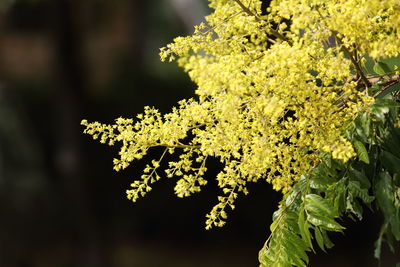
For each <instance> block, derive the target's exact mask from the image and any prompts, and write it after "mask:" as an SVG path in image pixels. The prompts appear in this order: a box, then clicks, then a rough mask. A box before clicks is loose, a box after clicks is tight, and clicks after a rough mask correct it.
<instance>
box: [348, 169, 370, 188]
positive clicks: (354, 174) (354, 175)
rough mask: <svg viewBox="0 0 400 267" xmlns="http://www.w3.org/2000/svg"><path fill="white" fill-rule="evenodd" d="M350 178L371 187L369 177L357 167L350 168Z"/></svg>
mask: <svg viewBox="0 0 400 267" xmlns="http://www.w3.org/2000/svg"><path fill="white" fill-rule="evenodd" d="M349 178H350V180H352V181H357V182H359V183H360V186H361V187H362V188H365V189H369V188H370V187H371V182H370V181H369V179H368V177H367V176H366V175H365V174H364V172H362V171H358V170H356V169H353V168H350V170H349Z"/></svg>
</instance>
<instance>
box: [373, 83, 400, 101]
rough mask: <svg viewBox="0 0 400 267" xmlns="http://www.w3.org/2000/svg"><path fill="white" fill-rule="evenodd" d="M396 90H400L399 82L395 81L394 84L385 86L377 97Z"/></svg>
mask: <svg viewBox="0 0 400 267" xmlns="http://www.w3.org/2000/svg"><path fill="white" fill-rule="evenodd" d="M398 90H400V84H399V83H396V84H394V85H392V86H389V87H388V88H386V89H385V91H383V92H382V93H380V94H379V95H378V97H377V98H383V97H385V96H386V95H388V94H391V93H394V92H397V91H398Z"/></svg>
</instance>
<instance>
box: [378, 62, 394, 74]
mask: <svg viewBox="0 0 400 267" xmlns="http://www.w3.org/2000/svg"><path fill="white" fill-rule="evenodd" d="M374 71H375V72H376V73H377V74H379V75H385V74H386V73H391V72H392V70H391V69H390V68H389V66H388V65H387V64H386V63H385V62H381V61H377V62H375V65H374Z"/></svg>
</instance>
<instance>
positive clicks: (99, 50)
mask: <svg viewBox="0 0 400 267" xmlns="http://www.w3.org/2000/svg"><path fill="white" fill-rule="evenodd" d="M208 12H209V10H208V9H207V6H206V1H203V0H157V1H156V0H153V1H149V0H148V1H138V0H136V1H135V0H119V1H107V0H85V1H82V0H47V1H46V0H14V1H12V0H0V267H47V266H49V267H50V266H51V267H52V266H56V267H75V266H77V267H80V266H87V267H92V266H93V267H97V266H99V267H102V266H104V267H125V266H130V267H132V266H257V265H258V259H257V254H258V251H259V249H260V248H261V247H262V245H263V244H264V241H265V240H266V238H267V236H268V235H269V224H270V223H271V216H272V212H273V211H274V210H275V209H276V207H277V203H278V200H279V198H280V194H279V193H277V192H274V191H272V190H271V188H270V186H269V185H268V184H266V183H262V182H260V183H257V184H254V185H252V186H250V195H248V196H243V197H241V198H239V200H238V201H237V207H236V209H235V211H234V212H230V213H229V215H230V216H229V221H228V223H227V225H226V226H225V227H224V228H222V229H213V230H210V231H206V230H205V229H204V226H205V224H204V222H205V214H206V213H207V212H208V211H209V210H210V209H211V208H212V206H213V205H214V204H215V203H216V198H217V195H218V194H219V193H220V192H219V191H218V189H217V188H216V186H215V184H213V183H212V182H211V181H212V180H213V177H214V176H215V174H216V172H217V171H218V168H219V166H218V164H217V163H214V164H212V167H211V170H210V171H209V172H208V175H207V177H208V178H209V180H210V185H209V186H207V191H204V192H202V193H199V194H197V195H195V196H192V197H190V198H186V199H178V198H177V197H176V196H174V194H173V187H174V182H175V181H174V180H173V179H163V180H161V181H160V182H159V183H158V184H157V185H156V186H155V187H154V190H153V191H152V192H151V193H149V194H148V195H147V196H146V197H145V198H143V199H141V200H139V201H138V202H137V203H134V204H133V203H131V202H130V201H129V200H127V199H126V197H125V190H126V189H128V188H129V185H130V183H131V182H132V181H133V179H135V177H138V176H139V175H140V173H141V170H142V168H143V165H144V163H145V162H146V160H144V161H143V162H135V163H134V164H133V165H132V166H131V167H129V168H128V169H127V170H125V171H123V172H119V173H116V172H114V171H113V170H112V158H113V157H114V156H115V155H116V152H117V148H116V147H108V146H104V145H101V144H99V143H98V142H97V141H93V140H91V138H90V137H89V136H86V135H83V134H82V130H83V128H82V127H81V126H80V125H79V124H80V121H81V120H82V119H88V120H89V121H101V122H105V123H112V122H113V120H114V119H115V118H117V117H120V116H123V117H133V116H134V115H135V114H136V113H140V112H141V111H142V110H143V107H144V106H145V105H150V106H155V107H157V108H159V109H160V110H161V111H163V112H167V111H168V110H170V108H171V107H172V106H173V105H174V104H175V103H176V102H177V101H178V100H180V99H183V98H188V97H192V96H193V91H194V88H195V85H194V84H193V83H191V82H190V81H189V80H188V78H187V76H186V75H185V74H184V73H183V72H182V71H181V70H180V69H178V67H177V66H176V64H168V63H161V62H160V61H159V57H158V52H159V48H160V47H162V46H165V45H166V44H167V43H169V42H171V40H172V39H173V38H174V37H175V36H178V35H186V34H189V33H190V32H191V30H192V25H194V24H196V23H199V21H200V20H201V18H202V16H204V15H205V14H207V13H208ZM158 153H159V151H157V150H155V151H152V152H151V155H157V154H158ZM151 155H150V156H151ZM150 158H151V157H149V158H148V160H149V159H150ZM380 223H381V218H380V216H377V215H374V216H371V213H370V212H369V211H366V218H365V220H364V221H363V222H362V223H354V222H352V221H346V222H344V225H346V227H347V228H348V231H346V233H345V235H341V234H336V235H332V239H333V240H334V242H335V244H336V246H335V248H334V249H332V250H330V251H328V254H325V253H324V252H322V251H319V250H317V252H318V255H310V257H311V261H310V266H315V267H318V266H378V263H377V261H375V260H374V259H373V257H372V254H373V242H374V240H375V239H376V237H377V233H378V231H379V224H380ZM383 254H384V255H383V257H384V259H385V260H384V261H383V262H382V265H381V266H394V263H395V260H396V256H395V255H393V254H391V253H390V252H388V250H387V249H386V248H385V249H384V251H383ZM399 258H400V257H398V260H399Z"/></svg>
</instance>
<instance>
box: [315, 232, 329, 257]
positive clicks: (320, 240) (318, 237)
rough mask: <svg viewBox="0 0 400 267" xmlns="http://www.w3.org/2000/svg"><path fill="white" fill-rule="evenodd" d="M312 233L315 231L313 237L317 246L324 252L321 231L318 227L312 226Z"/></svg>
mask: <svg viewBox="0 0 400 267" xmlns="http://www.w3.org/2000/svg"><path fill="white" fill-rule="evenodd" d="M314 233H315V239H316V240H317V244H318V246H319V247H320V248H321V249H322V250H323V251H324V252H326V250H325V244H324V238H323V236H322V233H321V231H320V230H319V228H318V227H315V228H314Z"/></svg>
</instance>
